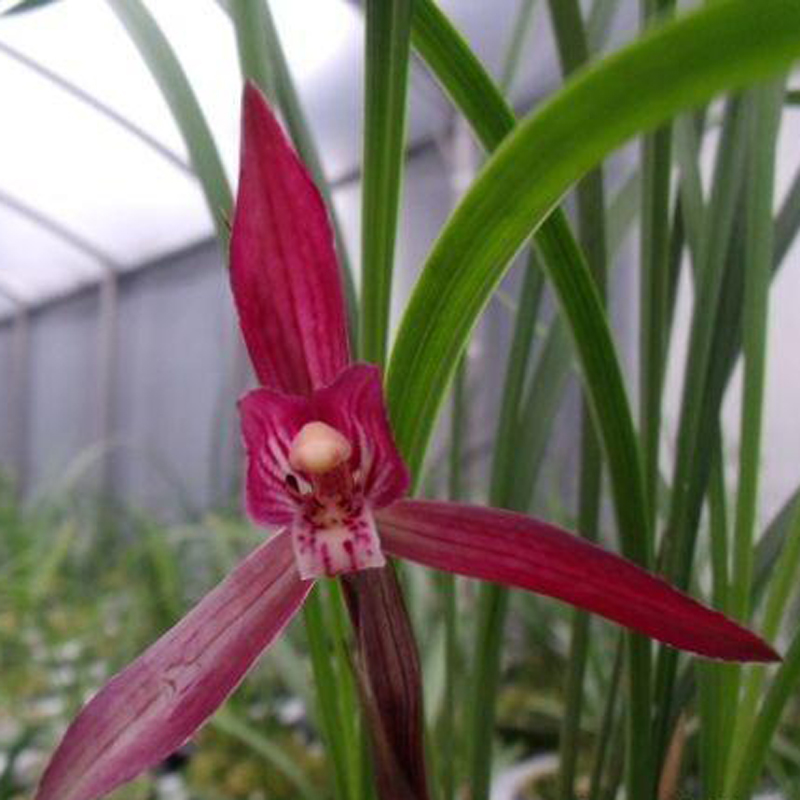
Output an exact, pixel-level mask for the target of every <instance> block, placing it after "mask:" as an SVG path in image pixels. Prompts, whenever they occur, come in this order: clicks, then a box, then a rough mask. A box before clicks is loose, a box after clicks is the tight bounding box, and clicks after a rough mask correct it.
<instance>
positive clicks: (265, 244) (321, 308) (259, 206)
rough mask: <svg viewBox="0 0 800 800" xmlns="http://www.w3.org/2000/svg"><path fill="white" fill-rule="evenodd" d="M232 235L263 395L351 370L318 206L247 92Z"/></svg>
mask: <svg viewBox="0 0 800 800" xmlns="http://www.w3.org/2000/svg"><path fill="white" fill-rule="evenodd" d="M241 146H242V152H241V169H240V174H239V189H238V194H237V197H236V212H235V215H234V220H233V231H232V235H231V264H230V266H231V285H232V287H233V295H234V299H235V301H236V307H237V309H238V312H239V321H240V324H241V327H242V333H243V335H244V339H245V342H246V343H247V348H248V350H249V352H250V358H251V359H252V362H253V366H254V368H255V370H256V374H257V375H258V378H259V380H260V382H261V384H262V385H263V386H266V387H267V388H269V389H275V390H277V391H281V392H285V393H286V394H293V395H303V394H309V393H310V392H311V391H312V390H313V389H317V388H320V387H322V386H326V385H327V384H329V383H331V381H333V379H334V378H335V377H336V376H337V375H338V374H339V372H340V371H341V370H342V369H343V368H344V367H346V366H347V364H348V363H349V360H350V355H349V348H348V341H347V327H346V316H345V305H344V295H343V293H342V287H341V282H340V274H339V265H338V263H337V260H336V252H335V250H334V244H333V234H332V232H331V227H330V224H329V222H328V215H327V211H326V209H325V205H324V203H323V201H322V198H321V196H320V194H319V192H318V191H317V188H316V187H315V186H314V184H313V182H312V180H311V178H310V176H309V175H308V172H307V171H306V169H305V167H304V166H303V164H302V163H301V162H300V159H299V158H298V157H297V154H296V153H295V152H294V150H293V149H292V146H291V145H290V144H289V142H288V140H287V138H286V136H285V134H284V132H283V130H282V129H281V126H280V124H279V123H278V121H277V120H276V119H275V116H274V115H273V113H272V111H271V110H270V108H269V105H268V104H267V101H266V100H265V99H264V96H263V95H262V94H261V92H260V91H259V90H258V89H257V88H256V87H255V86H254V85H253V84H251V83H248V84H247V86H246V88H245V92H244V107H243V115H242V145H241Z"/></svg>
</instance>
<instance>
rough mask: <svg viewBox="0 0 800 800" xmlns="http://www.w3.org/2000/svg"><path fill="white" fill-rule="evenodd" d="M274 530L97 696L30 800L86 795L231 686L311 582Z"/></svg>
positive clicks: (97, 792)
mask: <svg viewBox="0 0 800 800" xmlns="http://www.w3.org/2000/svg"><path fill="white" fill-rule="evenodd" d="M311 585H312V584H311V583H310V582H308V581H301V580H300V578H299V576H298V574H297V571H296V569H295V566H294V557H293V555H292V548H291V543H290V541H289V536H288V534H286V533H280V534H278V535H277V536H275V537H273V538H272V539H270V540H269V541H267V542H265V543H264V544H262V545H261V546H260V547H258V548H257V549H256V550H255V551H254V552H253V553H251V554H250V556H248V557H247V558H246V559H245V560H244V561H243V562H242V563H241V564H239V566H238V567H236V569H234V570H233V572H231V573H230V575H228V577H227V578H226V579H225V580H224V581H223V582H222V583H221V584H219V585H218V586H217V587H216V588H215V589H214V590H213V591H211V592H210V593H209V594H208V595H206V597H205V598H204V599H203V600H201V601H200V603H199V604H198V605H197V606H195V607H194V608H193V609H192V610H191V611H190V612H189V613H188V614H187V615H186V616H185V617H184V618H183V619H182V620H181V621H180V622H179V623H178V624H177V625H176V626H175V627H174V628H172V629H171V630H169V631H167V633H165V634H164V635H163V636H162V637H161V638H160V639H159V640H158V641H157V642H156V643H155V644H154V645H152V646H151V647H150V648H149V649H148V650H146V651H145V652H144V653H143V654H142V655H141V656H139V658H137V659H136V660H135V661H134V662H133V663H131V664H130V665H129V666H128V667H127V668H126V669H124V670H123V671H122V672H120V673H119V675H116V676H115V677H114V678H112V679H111V681H110V682H109V683H108V684H106V686H105V687H104V688H103V689H101V690H100V692H99V693H98V694H97V695H95V697H94V698H93V699H92V700H91V701H89V703H88V704H87V705H86V706H85V707H84V709H83V711H81V713H80V714H79V715H78V716H77V718H76V719H75V721H74V722H73V723H72V725H71V726H70V727H69V729H68V730H67V733H66V735H65V736H64V739H63V740H62V742H61V744H60V745H59V747H58V749H57V750H56V752H55V755H54V756H53V758H52V760H51V761H50V764H49V765H48V767H47V770H46V771H45V774H44V777H43V778H42V782H41V784H40V786H39V791H38V793H37V795H36V800H93V799H94V798H97V797H100V796H101V795H104V794H106V793H107V792H110V791H111V790H112V789H113V788H115V787H116V786H119V785H120V784H122V783H125V782H126V781H129V780H131V779H132V778H134V777H135V776H136V775H138V774H139V773H140V772H142V771H143V770H145V769H147V768H148V767H150V766H153V765H154V764H157V763H158V762H159V761H161V760H163V759H164V758H166V757H167V756H168V755H169V754H170V753H172V752H174V751H175V750H176V749H177V748H178V747H180V746H181V745H182V744H183V743H184V742H185V741H186V740H187V739H188V738H189V737H190V736H191V735H192V734H193V733H194V732H195V731H196V730H197V728H198V727H200V725H201V724H202V723H203V722H204V721H205V720H206V719H207V718H208V717H209V716H210V715H211V714H212V713H213V712H214V710H215V709H216V708H217V707H218V706H219V705H220V704H221V703H222V701H223V700H225V698H226V697H227V696H228V695H229V694H230V692H231V691H233V689H234V688H235V687H236V685H237V684H238V683H239V681H240V680H241V679H242V678H243V677H244V675H245V673H246V672H247V670H248V669H249V668H250V666H251V665H252V664H253V662H254V661H255V659H256V658H257V657H258V655H259V654H260V653H261V652H262V651H263V650H264V648H265V647H267V645H269V644H270V642H272V641H273V639H274V638H275V637H276V636H277V635H278V633H280V631H281V630H282V629H283V627H284V625H286V623H287V622H288V621H289V620H290V619H291V617H292V615H293V614H294V613H295V611H297V609H298V608H299V607H300V605H301V604H302V602H303V600H304V599H305V596H306V594H307V593H308V590H309V589H310V587H311Z"/></svg>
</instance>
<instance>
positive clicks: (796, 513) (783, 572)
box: [728, 502, 800, 784]
mask: <svg viewBox="0 0 800 800" xmlns="http://www.w3.org/2000/svg"><path fill="white" fill-rule="evenodd" d="M792 515H793V518H792V521H791V524H790V526H789V530H788V532H787V537H786V541H785V543H784V546H783V548H782V550H781V555H780V558H779V559H778V561H777V564H776V566H775V571H774V575H773V578H772V580H771V581H770V583H769V591H768V596H767V601H766V607H765V611H764V620H763V623H762V625H761V630H762V631H763V634H764V636H767V637H769V638H770V639H773V638H775V637H776V636H777V635H778V633H779V631H780V626H781V622H782V620H783V617H784V612H785V611H786V605H787V603H788V601H789V598H790V597H791V595H792V592H793V590H795V589H796V588H797V578H798V570H799V569H800V502H795V503H794V506H793V510H792ZM766 673H767V671H766V670H765V669H764V668H762V667H752V668H751V669H750V671H749V673H748V674H747V676H746V678H745V682H744V687H743V692H742V697H741V700H740V702H739V703H738V704H737V714H736V727H735V729H734V734H733V737H732V741H731V748H730V758H729V759H728V782H729V784H730V783H731V782H732V781H733V779H734V773H735V771H736V769H737V765H738V764H739V763H740V762H741V761H743V760H744V759H745V757H746V756H745V752H746V751H745V749H744V748H745V747H746V746H747V738H748V734H749V732H750V731H751V730H752V727H753V721H754V719H755V715H756V711H757V709H758V702H759V699H760V697H761V692H762V689H763V686H764V682H765V680H766V677H767V675H766Z"/></svg>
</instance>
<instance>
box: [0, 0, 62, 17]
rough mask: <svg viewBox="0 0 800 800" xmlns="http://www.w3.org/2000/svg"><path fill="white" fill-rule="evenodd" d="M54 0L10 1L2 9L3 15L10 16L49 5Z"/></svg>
mask: <svg viewBox="0 0 800 800" xmlns="http://www.w3.org/2000/svg"><path fill="white" fill-rule="evenodd" d="M54 2H56V0H18V2H11V3H10V4H9V7H8V8H6V9H4V10H3V12H2V14H3V16H6V15H8V16H12V15H13V14H24V13H25V12H26V11H35V10H36V9H38V8H42V7H44V6H49V5H50V4H51V3H54Z"/></svg>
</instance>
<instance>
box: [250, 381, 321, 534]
mask: <svg viewBox="0 0 800 800" xmlns="http://www.w3.org/2000/svg"><path fill="white" fill-rule="evenodd" d="M310 409H311V406H310V403H309V401H308V400H306V399H305V398H303V397H288V396H286V395H283V394H279V393H278V392H273V391H270V390H269V389H255V390H253V391H252V392H249V393H248V394H246V395H245V396H244V397H243V398H242V399H241V400H240V401H239V412H240V413H241V415H242V438H243V439H244V445H245V451H246V452H247V479H246V482H245V498H246V504H247V512H248V514H249V515H250V516H251V517H252V519H253V520H254V521H255V522H258V523H259V524H261V525H285V524H288V523H290V522H291V521H292V520H293V519H294V516H295V511H296V507H297V505H296V500H295V499H293V497H292V495H291V493H290V491H289V489H288V488H287V485H286V477H287V475H289V474H291V472H292V469H291V467H290V466H289V449H290V447H291V444H292V440H293V439H294V437H295V436H296V435H297V433H298V431H299V430H300V429H301V428H302V427H303V425H305V424H306V423H307V422H309V421H310V420H311V418H312V417H311V410H310Z"/></svg>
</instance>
